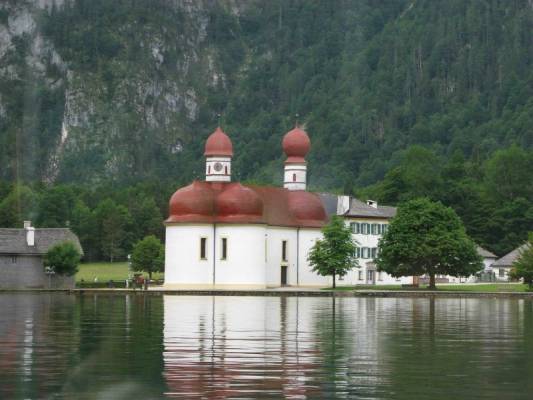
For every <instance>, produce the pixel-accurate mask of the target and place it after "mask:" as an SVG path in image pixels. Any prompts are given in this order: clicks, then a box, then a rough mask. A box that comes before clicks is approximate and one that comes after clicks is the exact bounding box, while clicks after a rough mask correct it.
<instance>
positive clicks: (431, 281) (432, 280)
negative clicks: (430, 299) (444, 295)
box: [429, 272, 437, 290]
mask: <svg viewBox="0 0 533 400" xmlns="http://www.w3.org/2000/svg"><path fill="white" fill-rule="evenodd" d="M429 289H431V290H435V289H437V287H436V286H435V274H434V273H433V272H432V273H430V274H429Z"/></svg>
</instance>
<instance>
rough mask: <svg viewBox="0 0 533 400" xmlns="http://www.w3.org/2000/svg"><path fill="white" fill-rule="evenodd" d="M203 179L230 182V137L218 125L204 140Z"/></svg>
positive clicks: (231, 150) (231, 155)
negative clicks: (204, 160)
mask: <svg viewBox="0 0 533 400" xmlns="http://www.w3.org/2000/svg"><path fill="white" fill-rule="evenodd" d="M204 156H205V157H206V162H205V180H206V181H207V182H231V157H233V144H232V143H231V139H230V138H229V137H228V135H226V134H225V133H224V131H223V130H222V129H221V128H220V126H219V127H217V129H215V131H214V132H213V133H212V134H211V135H209V137H208V138H207V141H206V142H205V151H204Z"/></svg>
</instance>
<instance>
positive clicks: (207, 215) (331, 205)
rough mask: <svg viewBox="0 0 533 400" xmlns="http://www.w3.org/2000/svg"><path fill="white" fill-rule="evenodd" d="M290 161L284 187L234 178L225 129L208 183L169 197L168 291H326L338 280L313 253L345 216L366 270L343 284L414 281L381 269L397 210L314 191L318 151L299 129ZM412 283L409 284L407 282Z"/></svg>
mask: <svg viewBox="0 0 533 400" xmlns="http://www.w3.org/2000/svg"><path fill="white" fill-rule="evenodd" d="M282 147H283V151H284V152H285V154H286V156H287V158H286V160H285V167H284V170H285V171H284V183H283V187H273V186H253V185H243V184H241V183H238V182H232V181H231V160H232V157H233V145H232V142H231V140H230V138H229V137H228V136H227V135H226V134H225V133H224V132H223V131H222V129H221V128H220V127H219V128H217V129H216V130H215V132H213V133H212V134H211V135H210V136H209V138H208V139H207V141H206V145H205V152H204V155H205V157H206V164H205V168H206V169H205V181H194V182H193V183H191V184H190V185H189V186H186V187H183V188H181V189H179V190H177V191H176V192H175V193H174V194H173V195H172V197H171V199H170V204H169V217H168V219H167V220H166V221H165V225H166V245H165V286H166V287H167V288H229V289H231V288H235V289H238V288H257V289H259V288H267V287H279V286H327V285H331V283H332V282H331V279H332V278H331V277H322V276H319V275H317V274H316V273H314V272H313V271H312V270H311V267H310V265H309V262H308V261H307V256H308V254H309V251H310V249H311V248H312V246H313V245H314V243H315V242H316V240H317V239H320V238H321V237H322V234H321V228H322V227H323V226H324V225H325V224H327V222H328V220H329V218H330V217H331V216H332V215H333V214H337V215H343V216H344V218H345V220H346V223H347V224H350V227H351V229H352V232H353V235H354V239H355V240H356V241H357V243H358V246H359V249H358V250H359V254H358V257H359V260H360V261H359V265H360V268H355V269H354V270H353V271H352V272H350V273H349V274H348V275H346V276H345V277H343V278H340V279H339V280H338V281H337V283H338V284H339V285H343V284H344V285H354V284H376V283H398V282H402V283H410V282H411V279H410V278H407V277H406V278H401V279H396V278H392V277H390V276H388V275H387V274H385V273H378V272H376V268H375V265H374V264H373V262H372V258H373V257H374V256H375V254H376V251H377V250H376V249H377V241H378V240H379V237H380V235H381V233H382V232H384V231H385V229H386V225H387V223H388V220H389V219H390V218H391V217H392V216H393V214H394V212H395V210H394V209H393V208H391V207H385V208H384V207H378V206H377V204H375V203H372V204H366V203H362V202H360V201H359V200H357V199H353V198H350V197H347V196H336V195H331V194H316V193H311V192H308V191H307V190H306V188H307V163H306V160H305V156H306V155H307V153H308V152H309V150H310V148H311V142H310V140H309V137H308V135H307V133H306V132H305V131H304V130H303V129H301V128H300V127H298V126H297V127H295V128H294V129H293V130H291V131H290V132H288V133H287V134H286V135H285V136H284V138H283V142H282ZM404 281H405V282H404Z"/></svg>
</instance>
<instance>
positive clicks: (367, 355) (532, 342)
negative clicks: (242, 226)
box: [164, 296, 533, 399]
mask: <svg viewBox="0 0 533 400" xmlns="http://www.w3.org/2000/svg"><path fill="white" fill-rule="evenodd" d="M164 302H165V326H164V341H165V352H164V364H165V372H164V375H165V379H166V382H167V386H168V390H167V394H168V395H169V396H170V397H176V398H181V397H183V396H184V395H185V396H186V397H195V396H197V397H204V398H213V399H221V398H228V397H229V398H235V397H248V398H250V397H256V396H258V393H259V392H260V393H261V397H262V398H266V397H271V398H280V397H284V398H331V397H336V398H372V399H386V398H402V399H417V398H421V399H424V398H436V399H440V398H442V399H449V398H451V397H456V398H464V399H472V398H485V399H486V398H494V399H501V398H517V399H519V398H524V399H526V398H530V397H529V393H530V392H528V390H527V389H531V385H532V383H531V379H532V378H533V373H532V372H533V370H532V368H533V360H532V356H533V351H532V347H533V331H532V328H533V326H532V325H533V322H532V320H533V309H532V306H531V302H529V301H527V302H524V301H517V300H489V299H481V300H475V299H468V300H466V299H442V300H434V299H364V298H338V299H336V300H335V299H324V298H277V297H275V298H268V297H250V298H238V297H218V298H205V297H198V298H190V297H176V296H165V299H164ZM526 388H527V389H526Z"/></svg>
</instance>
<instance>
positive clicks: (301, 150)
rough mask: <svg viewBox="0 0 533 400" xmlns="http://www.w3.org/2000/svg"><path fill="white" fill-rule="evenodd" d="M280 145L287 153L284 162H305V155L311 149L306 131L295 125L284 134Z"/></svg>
mask: <svg viewBox="0 0 533 400" xmlns="http://www.w3.org/2000/svg"><path fill="white" fill-rule="evenodd" d="M282 146H283V151H284V152H285V154H286V155H287V161H286V162H289V163H291V162H292V163H301V162H305V156H306V154H307V153H309V150H310V149H311V140H309V136H307V133H306V132H305V131H304V130H303V129H300V127H298V126H297V127H296V128H294V129H293V130H292V131H289V132H287V133H286V134H285V136H284V137H283V142H282Z"/></svg>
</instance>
